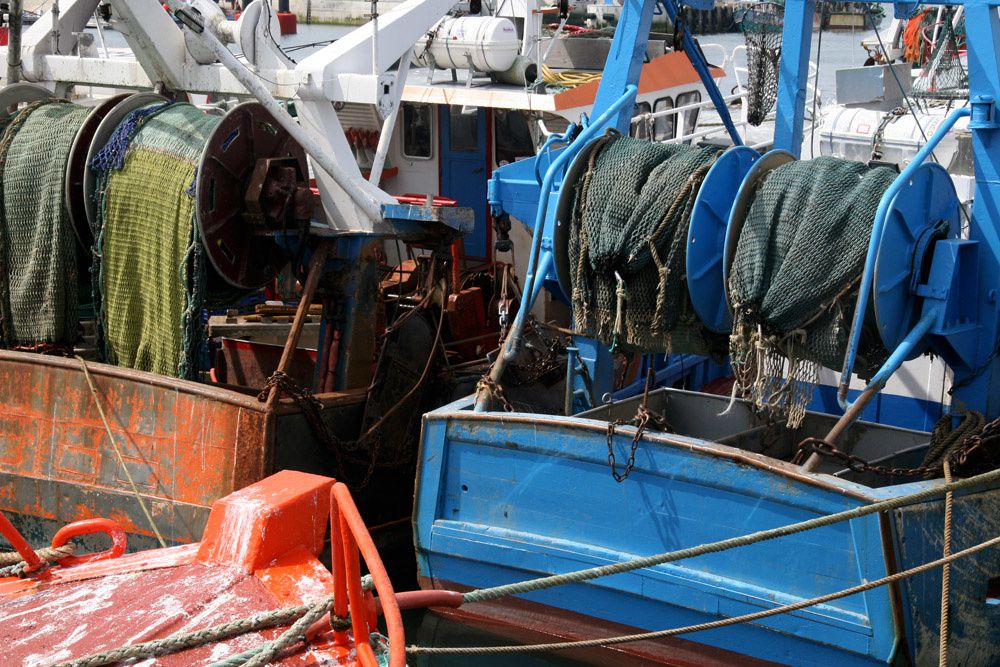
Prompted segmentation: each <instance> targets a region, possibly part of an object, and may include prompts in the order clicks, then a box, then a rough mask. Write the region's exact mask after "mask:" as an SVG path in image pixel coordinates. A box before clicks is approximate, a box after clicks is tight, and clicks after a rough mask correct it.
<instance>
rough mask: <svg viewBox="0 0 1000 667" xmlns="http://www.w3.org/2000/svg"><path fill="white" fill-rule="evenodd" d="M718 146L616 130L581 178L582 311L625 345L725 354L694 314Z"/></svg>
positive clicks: (573, 227)
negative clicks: (695, 276) (696, 219)
mask: <svg viewBox="0 0 1000 667" xmlns="http://www.w3.org/2000/svg"><path fill="white" fill-rule="evenodd" d="M718 154H719V153H718V151H717V150H716V149H712V148H693V147H691V146H685V145H679V144H678V145H665V144H656V143H650V142H648V141H641V140H638V139H632V138H630V137H624V136H621V135H620V134H618V133H616V132H609V133H608V134H607V135H605V136H604V137H602V138H600V139H598V140H597V144H596V145H595V147H594V149H593V150H592V152H591V153H590V156H589V163H588V168H587V170H586V172H585V173H584V175H583V176H582V177H581V178H580V179H579V181H578V182H577V183H575V184H574V186H573V187H574V188H575V192H574V200H573V215H572V219H571V221H570V228H569V260H570V261H569V265H570V274H571V281H572V287H573V289H572V299H573V315H574V318H575V321H576V327H577V329H578V330H580V331H584V332H587V334H588V335H590V336H592V337H594V338H596V339H597V340H600V341H601V342H603V343H605V344H607V345H611V346H612V347H613V348H615V349H623V350H642V351H664V352H688V353H696V354H717V355H724V354H725V349H726V348H725V338H720V337H719V336H714V335H712V334H710V333H709V332H708V330H707V329H706V328H705V327H704V326H703V325H702V324H701V322H700V321H699V320H698V319H697V317H696V316H695V314H694V309H693V308H692V306H691V302H690V297H689V296H688V291H687V285H686V282H685V275H686V267H685V254H686V251H685V243H686V239H687V232H688V226H689V222H690V217H691V208H692V206H693V205H694V200H695V197H696V196H697V194H698V189H699V188H700V187H701V183H702V180H703V179H704V177H705V174H706V173H707V171H708V169H709V167H711V165H712V164H713V163H714V162H715V159H716V157H717V156H718Z"/></svg>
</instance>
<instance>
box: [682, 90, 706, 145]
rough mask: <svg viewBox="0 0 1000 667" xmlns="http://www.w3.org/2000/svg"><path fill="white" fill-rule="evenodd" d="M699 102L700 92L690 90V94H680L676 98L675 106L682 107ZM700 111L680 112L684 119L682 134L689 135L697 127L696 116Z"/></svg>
mask: <svg viewBox="0 0 1000 667" xmlns="http://www.w3.org/2000/svg"><path fill="white" fill-rule="evenodd" d="M699 102H701V91H698V90H692V91H691V92H690V93H681V94H680V95H678V96H677V106H679V107H683V106H687V105H688V104H698V103H699ZM700 112H701V109H690V110H688V111H683V112H681V116H683V117H684V134H691V133H692V132H694V128H695V127H696V126H697V125H698V114H699V113H700Z"/></svg>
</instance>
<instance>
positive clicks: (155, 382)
mask: <svg viewBox="0 0 1000 667" xmlns="http://www.w3.org/2000/svg"><path fill="white" fill-rule="evenodd" d="M4 362H10V363H14V364H24V365H28V366H48V367H51V368H58V369H60V370H67V371H73V372H76V373H80V374H82V373H83V369H82V368H81V366H80V362H79V361H78V360H77V359H75V358H72V357H57V356H52V355H44V354H37V353H34V352H17V351H14V350H0V364H2V363H4ZM87 370H89V371H90V374H91V375H99V376H103V377H106V378H112V379H116V380H128V381H131V382H136V383H138V384H144V385H147V386H150V387H156V388H159V389H170V390H174V391H177V392H181V393H184V394H189V395H193V396H198V397H200V398H205V399H209V400H213V401H218V402H220V403H225V404H227V405H232V406H234V407H237V408H241V409H244V410H250V411H252V412H259V413H261V414H266V413H267V411H268V410H267V405H266V403H264V402H262V401H260V400H258V398H257V396H255V395H253V394H249V393H242V392H240V391H237V390H235V389H228V388H225V387H219V386H213V385H210V384H205V383H203V382H196V381H194V380H184V379H181V378H174V377H169V376H166V375H159V374H157V373H150V372H149V371H141V370H137V369H134V368H125V367H123V366H113V365H111V364H105V363H102V362H99V361H87ZM248 391H250V390H249V389H248ZM365 391H366V390H365V389H358V390H347V391H342V392H333V393H327V394H316V398H317V399H319V400H320V402H321V403H322V404H323V406H324V407H335V406H337V405H341V404H343V403H352V402H355V401H357V400H361V399H363V395H364V392H365ZM275 407H276V409H275V413H277V414H279V415H280V414H292V413H298V412H300V410H299V408H298V406H297V405H296V404H295V402H294V401H293V400H292V399H291V398H287V397H283V398H281V399H280V400H279V402H278V403H277V404H276V406H275Z"/></svg>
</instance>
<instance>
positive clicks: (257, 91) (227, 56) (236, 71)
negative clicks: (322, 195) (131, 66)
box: [167, 0, 382, 222]
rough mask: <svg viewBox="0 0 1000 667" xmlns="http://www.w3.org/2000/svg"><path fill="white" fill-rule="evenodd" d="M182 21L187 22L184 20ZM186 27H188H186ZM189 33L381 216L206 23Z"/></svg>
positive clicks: (176, 5)
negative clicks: (199, 30)
mask: <svg viewBox="0 0 1000 667" xmlns="http://www.w3.org/2000/svg"><path fill="white" fill-rule="evenodd" d="M167 4H168V5H169V6H170V9H171V11H173V12H174V13H175V14H177V13H180V14H183V15H184V16H185V17H187V18H188V19H190V18H191V14H190V13H189V12H187V11H185V7H184V6H183V5H182V3H180V2H179V1H178V0H168V2H167ZM185 25H187V24H186V23H185ZM189 29H190V28H189ZM192 33H195V34H197V35H198V37H200V38H201V40H202V42H203V43H204V44H205V45H206V46H208V47H209V49H211V50H212V53H213V54H214V55H215V57H216V58H217V59H218V60H219V62H220V63H222V64H223V65H224V66H225V68H226V69H227V70H229V72H230V73H231V74H232V75H233V76H234V77H235V78H236V80H237V81H239V82H240V83H241V84H243V86H244V87H245V88H246V89H247V90H248V91H249V92H250V94H251V95H253V96H254V97H255V98H256V99H257V101H258V102H260V103H261V105H262V106H263V107H264V108H265V109H267V110H268V111H269V112H270V113H271V115H272V116H274V119H275V120H276V121H277V122H278V124H279V125H281V127H282V128H284V129H285V130H286V131H287V132H288V134H290V135H292V138H293V139H295V141H297V142H299V145H300V146H302V148H303V149H304V150H305V152H306V153H308V154H309V157H311V158H312V159H313V160H314V161H315V162H316V164H317V165H318V166H319V168H320V169H322V170H323V171H325V172H326V173H327V174H329V175H330V177H331V178H333V180H334V181H335V182H336V183H337V185H338V186H340V187H341V188H342V189H343V190H344V192H346V193H347V196H349V197H350V198H351V200H352V201H353V202H354V203H355V204H356V205H357V206H358V208H360V209H361V211H362V212H363V213H364V214H365V215H366V216H367V217H368V218H369V219H370V220H372V221H373V222H379V221H381V219H382V207H381V206H380V205H379V203H378V202H377V201H375V199H374V198H373V197H371V196H369V195H368V194H367V193H365V192H364V191H363V190H362V189H361V188H360V187H359V186H358V184H357V183H355V181H354V179H352V178H351V176H350V175H348V174H347V172H346V171H344V170H343V169H341V168H340V166H339V165H338V164H337V163H336V161H334V159H333V158H332V157H331V156H330V155H329V154H328V153H327V152H326V151H325V150H324V149H323V147H322V146H320V145H319V143H317V142H316V141H315V140H314V139H313V138H312V137H311V136H309V133H308V132H306V131H305V130H304V129H302V126H301V125H299V124H298V123H296V122H295V120H294V119H293V118H292V117H291V116H289V115H288V112H287V111H286V110H285V108H284V107H283V106H282V105H281V104H280V103H279V102H278V101H277V100H276V99H274V97H272V95H271V93H270V92H269V91H268V90H267V88H266V87H265V86H264V84H263V83H261V80H260V79H259V78H258V77H257V75H256V73H255V72H253V71H251V70H250V69H248V68H247V67H245V66H244V65H243V64H242V63H241V62H240V61H239V60H237V59H236V56H235V55H233V52H232V51H230V50H229V49H228V48H226V46H225V45H224V44H223V43H222V42H221V41H220V40H219V38H218V37H217V36H216V35H215V33H213V32H212V31H211V30H210V29H209V28H208V26H202V30H201V32H200V33H197V32H196V31H195V30H192Z"/></svg>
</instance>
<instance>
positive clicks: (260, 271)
mask: <svg viewBox="0 0 1000 667" xmlns="http://www.w3.org/2000/svg"><path fill="white" fill-rule="evenodd" d="M166 101H167V100H166V99H165V98H164V97H162V96H160V95H157V94H155V93H136V94H134V95H130V96H128V97H127V98H126V99H125V100H124V101H121V102H120V103H118V104H117V106H114V108H113V109H111V110H110V111H109V112H107V113H106V115H105V116H104V118H103V120H102V121H101V123H100V125H99V126H98V127H97V129H96V130H95V131H94V133H93V139H92V140H91V142H90V145H89V149H88V152H87V157H86V164H90V163H91V162H92V161H93V159H94V157H95V156H96V155H97V153H98V152H99V151H100V150H101V149H102V148H103V147H104V146H105V144H107V142H108V140H109V139H110V138H111V135H112V134H113V133H114V132H115V130H116V129H117V128H118V126H119V125H120V124H121V123H122V121H124V120H125V119H126V118H127V117H128V116H129V115H130V114H132V113H133V112H135V111H137V110H139V109H142V108H144V107H148V106H150V105H153V104H158V103H163V102H166ZM308 173H309V170H308V164H307V162H306V157H305V151H303V150H302V148H301V146H299V145H298V143H296V142H295V140H294V139H292V138H291V136H289V134H288V133H287V132H286V131H285V130H283V129H282V128H281V126H280V125H279V124H278V123H277V122H276V121H274V119H273V118H272V117H271V115H270V113H269V112H268V111H267V110H266V109H264V107H263V106H262V105H260V104H259V103H257V102H244V103H241V104H238V105H236V106H235V107H233V108H232V109H231V110H229V111H228V112H227V113H226V114H225V115H223V116H222V117H221V119H220V121H219V122H218V124H217V125H216V126H215V128H214V129H213V131H212V132H211V133H210V135H209V137H208V140H207V142H206V144H205V147H204V149H203V151H202V154H201V159H200V161H199V164H198V169H197V176H196V181H195V187H194V194H195V200H196V211H197V215H196V219H197V224H198V225H199V232H200V236H201V239H202V244H203V246H204V248H205V251H206V255H207V256H208V258H209V261H210V264H211V267H212V269H213V271H210V272H209V285H210V288H214V287H219V288H225V287H229V288H236V289H243V290H252V289H258V288H260V287H263V286H264V285H266V284H267V283H268V282H270V281H271V280H273V279H274V277H275V276H276V275H277V273H278V271H280V270H281V268H282V267H283V266H284V265H285V264H286V263H287V261H288V258H287V256H286V255H285V254H284V252H283V251H282V250H281V247H280V246H279V245H278V244H277V243H276V242H275V241H274V239H273V235H272V234H271V232H278V231H282V230H284V229H286V228H291V227H295V226H297V225H300V224H301V223H304V222H308V220H309V219H310V218H311V217H312V211H313V200H312V192H311V191H310V189H309V186H308ZM96 189H97V177H96V175H95V173H94V171H93V170H92V169H87V170H86V173H85V175H84V178H83V187H82V191H83V199H84V201H85V205H86V217H87V219H88V220H89V221H90V225H91V226H93V225H94V224H95V222H96V216H97V211H96V198H95V192H96Z"/></svg>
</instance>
